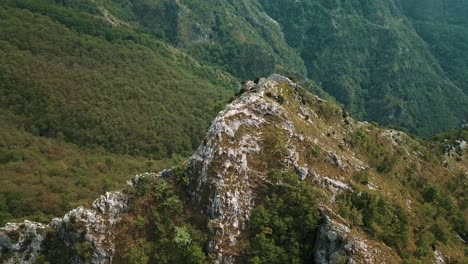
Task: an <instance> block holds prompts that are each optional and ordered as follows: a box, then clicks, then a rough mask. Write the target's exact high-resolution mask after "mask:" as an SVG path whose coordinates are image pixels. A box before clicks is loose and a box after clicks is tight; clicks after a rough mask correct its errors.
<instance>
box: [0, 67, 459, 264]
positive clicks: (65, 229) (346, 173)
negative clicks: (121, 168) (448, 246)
mask: <svg viewBox="0 0 468 264" xmlns="http://www.w3.org/2000/svg"><path fill="white" fill-rule="evenodd" d="M363 135H372V137H375V138H376V140H378V141H379V142H380V144H382V145H383V146H384V147H385V148H386V149H385V151H387V152H389V153H398V155H399V160H398V161H392V162H393V163H395V164H396V165H395V164H393V163H392V164H391V166H392V168H391V169H392V170H396V169H401V170H405V169H409V168H412V167H415V166H416V167H421V171H423V170H424V166H423V165H424V164H425V163H424V162H425V161H424V158H425V157H424V155H423V154H422V153H421V152H420V151H419V150H420V149H421V146H419V143H418V142H417V141H415V140H414V139H412V138H411V137H409V136H408V135H406V134H404V133H402V132H398V131H394V130H381V129H377V128H375V127H374V126H372V125H370V124H368V123H363V122H356V121H354V120H353V119H351V118H350V117H348V115H347V113H346V112H344V111H343V110H342V109H341V108H339V107H337V106H336V105H335V104H333V103H330V102H326V101H324V100H322V99H321V98H319V97H316V96H314V95H311V94H309V93H307V92H306V91H305V90H303V89H302V88H301V87H299V86H297V85H296V84H295V83H293V82H292V81H291V80H289V79H288V78H286V77H283V76H280V75H272V76H270V77H269V78H265V79H259V80H258V81H256V82H252V81H249V82H246V83H245V84H244V86H243V88H242V94H241V95H240V96H239V97H238V98H237V99H235V100H234V101H233V102H232V103H230V104H229V105H228V106H227V107H226V109H225V110H223V111H222V112H220V113H219V114H218V116H217V117H216V119H215V120H214V121H213V123H212V125H211V127H210V129H209V132H208V134H207V137H206V139H205V140H204V141H203V143H202V144H201V146H200V147H199V148H198V150H197V151H196V152H195V153H194V154H193V155H192V156H191V157H190V158H189V159H188V161H187V162H186V165H185V166H186V168H185V172H186V174H187V176H188V178H189V185H188V190H189V194H190V199H191V201H192V206H193V208H195V209H196V210H198V211H200V212H202V213H204V214H206V215H208V217H209V223H208V226H209V230H210V234H209V237H210V243H209V244H208V248H207V251H208V252H209V253H211V254H213V255H214V256H215V262H216V263H234V262H236V259H237V258H238V257H239V256H240V255H241V254H242V246H241V245H242V244H243V243H242V242H243V240H245V239H246V237H245V235H244V234H245V233H246V232H247V231H248V228H249V219H250V217H251V214H252V211H253V210H254V209H255V208H256V206H258V205H259V204H260V203H261V201H262V196H261V195H262V193H265V191H266V190H267V189H268V186H269V185H270V184H271V182H270V180H269V177H268V174H269V173H270V172H271V171H285V172H290V173H295V174H297V177H298V178H300V179H301V180H302V181H303V182H304V184H311V185H313V186H316V188H317V189H319V190H321V192H322V194H323V197H324V199H323V202H322V204H321V206H320V208H321V214H322V222H321V224H320V225H319V227H318V228H317V232H316V243H315V250H314V259H315V262H316V263H334V262H336V261H340V260H344V261H346V263H401V262H402V260H401V258H400V256H399V255H398V254H397V251H396V250H395V249H393V248H390V247H388V246H387V245H385V244H384V243H383V242H382V241H379V240H376V239H375V238H372V237H371V236H369V234H367V233H366V232H364V231H363V230H361V229H360V228H358V227H356V226H353V225H352V224H351V223H350V222H349V221H348V220H346V219H343V218H342V217H341V216H340V215H339V214H338V211H339V210H338V208H337V205H336V199H337V197H338V196H340V194H343V193H352V192H358V193H359V192H360V190H362V188H364V189H367V190H371V191H378V192H381V193H383V194H385V195H386V196H388V197H400V199H403V200H405V201H406V204H407V207H408V210H411V208H410V207H411V204H413V203H414V201H413V200H414V198H413V197H411V196H405V194H402V193H401V191H400V190H399V189H397V188H393V187H391V186H392V185H391V184H394V183H395V179H392V178H391V177H390V178H389V177H386V178H385V177H384V178H383V177H381V176H380V175H381V174H383V173H384V172H386V170H388V169H387V167H385V166H390V165H388V164H387V163H388V160H387V159H390V156H385V155H384V156H385V158H384V159H383V161H382V164H383V165H385V166H383V165H382V164H374V163H373V159H374V157H372V159H367V158H366V155H363V154H362V153H359V152H358V151H357V150H356V144H357V143H355V141H357V140H358V139H359V138H360V137H364V136H363ZM356 138H357V139H356ZM417 150H418V151H417ZM385 153H386V152H385ZM457 157H458V156H457ZM450 158H451V157H450V156H449V155H447V159H450ZM415 164H416V165H415ZM451 164H452V165H451V168H450V169H451V170H463V169H464V170H465V171H467V168H466V167H467V166H466V164H464V163H462V162H457V161H456V160H454V161H452V160H451ZM400 167H401V168H400ZM441 168H442V167H441V166H440V168H439V167H435V168H434V169H433V170H436V169H437V170H439V169H441ZM359 173H365V174H366V175H368V176H366V177H368V178H366V180H365V181H364V180H359V181H360V182H361V183H362V184H363V186H364V187H359V186H358V185H356V182H355V179H354V176H355V175H356V174H359ZM173 174H174V171H173V170H168V171H163V172H161V173H159V174H151V173H148V174H142V175H138V176H137V177H135V178H134V179H133V180H131V181H130V182H129V184H128V188H130V189H131V188H135V187H136V186H138V184H139V180H140V179H141V178H142V177H160V178H165V177H172V175H173ZM359 175H360V174H359ZM132 199H133V198H132V196H131V195H130V194H129V192H125V191H124V192H115V193H106V194H105V195H103V196H101V197H100V198H99V199H97V200H96V201H95V202H94V203H93V206H92V208H91V209H85V208H83V207H80V208H77V209H75V210H72V211H71V212H69V213H68V214H66V215H65V216H64V217H63V218H61V219H59V218H57V219H54V220H53V221H52V222H51V223H50V224H48V225H44V224H39V223H33V222H29V221H25V222H24V223H20V224H13V223H10V224H7V225H6V226H5V227H3V228H1V229H0V249H1V254H2V255H1V256H0V259H2V260H4V262H6V263H34V262H35V261H36V260H37V259H39V258H40V257H41V252H43V251H44V250H46V247H47V239H50V237H51V236H52V237H55V239H56V240H57V241H60V243H63V245H64V247H65V248H77V247H79V248H85V249H88V251H90V252H91V256H92V258H91V262H92V263H111V262H112V261H113V256H114V254H115V239H116V236H115V233H116V232H118V228H119V225H118V224H119V221H120V219H121V218H122V216H123V215H125V214H130V212H129V211H128V208H129V207H130V206H131V204H132ZM444 249H445V248H442V249H440V250H439V249H437V250H436V251H435V252H434V256H435V258H434V261H437V262H438V263H442V262H441V261H444V259H446V258H447V256H445V255H444V254H447V252H448V251H447V250H444ZM78 253H79V252H78ZM78 253H76V252H74V253H73V254H75V255H73V254H72V257H71V261H72V262H73V263H86V261H84V260H83V258H82V257H80V255H79V254H78Z"/></svg>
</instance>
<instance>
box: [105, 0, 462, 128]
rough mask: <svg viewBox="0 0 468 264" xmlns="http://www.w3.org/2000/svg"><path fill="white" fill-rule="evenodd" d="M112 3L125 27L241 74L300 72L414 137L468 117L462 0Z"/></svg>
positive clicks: (365, 114) (369, 116)
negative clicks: (151, 35)
mask: <svg viewBox="0 0 468 264" xmlns="http://www.w3.org/2000/svg"><path fill="white" fill-rule="evenodd" d="M100 2H102V4H101V5H105V4H104V3H105V2H106V1H100ZM119 3H120V5H119V7H120V8H121V10H125V12H124V13H125V14H126V15H125V16H122V18H123V19H126V21H128V22H129V23H133V24H134V25H135V26H136V27H139V28H142V29H143V30H145V32H148V33H150V34H153V35H155V36H158V37H160V38H162V39H164V40H166V41H168V42H170V43H172V44H173V45H175V46H177V47H180V48H181V49H184V50H185V51H187V52H188V53H190V54H192V55H193V56H194V57H196V58H198V59H200V60H202V61H205V62H209V63H211V64H216V65H221V66H223V67H224V68H225V69H226V70H228V71H230V72H231V73H233V74H234V75H235V76H237V77H239V78H241V79H245V78H252V79H253V78H256V77H258V76H264V75H265V74H270V73H272V72H280V73H288V74H292V75H294V74H295V75H298V76H302V77H307V78H309V79H312V80H314V81H316V82H319V83H321V85H322V88H323V89H324V90H325V91H326V92H328V93H330V94H331V95H333V96H334V97H335V98H337V100H338V101H339V102H340V103H342V104H344V105H345V107H346V109H347V111H349V112H350V113H351V114H352V115H353V116H355V117H358V118H360V119H366V120H369V121H377V122H379V123H381V124H384V125H392V126H397V127H400V128H404V129H406V130H408V131H411V132H412V133H416V134H417V135H419V136H429V135H432V134H434V133H437V132H440V131H446V130H450V129H455V128H459V127H460V125H461V124H464V123H466V122H467V116H468V112H467V111H468V110H467V109H468V97H467V96H468V95H467V92H466V83H467V82H466V80H467V78H468V77H467V76H468V74H467V68H466V64H467V59H466V58H467V57H466V52H464V51H465V50H466V45H467V43H468V39H466V36H467V34H466V27H465V24H464V23H465V22H466V19H465V18H464V14H465V13H464V12H463V11H464V10H466V9H467V4H466V2H463V1H442V0H437V1H423V2H422V3H420V1H398V0H379V1H372V2H369V3H367V2H366V3H364V2H363V1H358V0H353V1H332V2H330V1H325V0H304V1H290V0H281V1H267V0H257V1H255V0H252V1H227V0H222V1H205V0H204V1H197V0H190V1H188V0H186V1H171V0H158V1H144V0H128V1H119ZM122 12H123V11H121V13H122ZM116 14H118V13H116Z"/></svg>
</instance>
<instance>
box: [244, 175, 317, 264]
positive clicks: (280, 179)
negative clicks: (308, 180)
mask: <svg viewBox="0 0 468 264" xmlns="http://www.w3.org/2000/svg"><path fill="white" fill-rule="evenodd" d="M270 178H271V180H272V184H271V186H269V189H268V194H266V196H265V199H264V201H262V202H261V205H260V206H259V207H258V208H257V209H255V211H254V212H253V214H252V218H251V221H250V225H251V226H250V229H251V232H252V238H251V240H250V241H251V242H250V244H249V246H248V247H247V249H246V253H245V255H246V257H245V258H246V259H245V260H244V261H245V262H247V263H310V262H312V261H313V247H314V243H315V241H314V239H315V235H314V234H315V232H316V227H317V224H318V221H319V219H320V215H319V211H318V207H317V205H318V201H319V197H320V196H319V195H318V194H317V192H316V191H315V190H313V189H312V188H311V187H310V186H308V185H307V184H305V183H303V182H300V181H299V180H298V178H297V175H295V174H288V173H270Z"/></svg>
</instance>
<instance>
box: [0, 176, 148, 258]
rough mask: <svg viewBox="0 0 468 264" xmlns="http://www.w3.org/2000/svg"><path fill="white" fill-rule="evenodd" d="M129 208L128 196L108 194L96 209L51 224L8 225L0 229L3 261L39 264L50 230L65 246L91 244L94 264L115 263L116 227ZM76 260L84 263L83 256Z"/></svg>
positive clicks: (79, 211)
mask: <svg viewBox="0 0 468 264" xmlns="http://www.w3.org/2000/svg"><path fill="white" fill-rule="evenodd" d="M139 177H141V175H140V176H137V177H136V178H137V179H138V178H139ZM135 181H138V180H135ZM127 206H128V197H127V196H126V195H125V194H123V193H122V192H114V193H106V194H105V195H102V196H101V197H100V198H99V199H97V200H95V201H94V203H93V206H92V207H93V209H85V208H83V207H78V208H76V209H74V210H72V211H70V212H69V213H67V214H66V215H65V216H64V217H63V218H55V219H53V220H52V222H51V223H50V224H47V225H45V224H40V223H34V222H30V221H25V222H23V223H20V224H14V223H8V224H7V225H6V226H5V227H3V228H0V258H2V260H3V261H4V263H24V264H26V263H35V262H36V260H37V258H38V256H40V254H41V253H42V251H43V250H44V248H43V242H44V241H45V240H46V239H47V235H48V232H47V230H53V231H54V232H55V234H56V235H57V237H58V238H59V239H60V240H62V241H63V243H64V246H65V247H69V248H72V247H73V246H74V245H76V244H77V243H79V242H83V243H88V244H90V245H91V246H92V248H93V251H94V252H93V255H92V262H93V263H111V262H112V257H113V254H114V253H115V252H114V242H113V238H114V236H113V227H114V226H115V224H116V223H117V222H118V221H119V220H120V215H121V214H122V213H123V212H125V210H126V209H127ZM73 260H74V261H73V263H84V262H83V260H81V259H80V258H79V257H73Z"/></svg>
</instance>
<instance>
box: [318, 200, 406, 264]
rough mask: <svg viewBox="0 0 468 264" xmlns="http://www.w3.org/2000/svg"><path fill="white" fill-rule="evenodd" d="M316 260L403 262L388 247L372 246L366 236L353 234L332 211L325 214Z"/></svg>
mask: <svg viewBox="0 0 468 264" xmlns="http://www.w3.org/2000/svg"><path fill="white" fill-rule="evenodd" d="M328 210H329V209H328ZM328 210H326V211H328ZM327 214H330V215H327ZM314 260H315V263H317V264H329V263H341V262H338V261H345V263H356V264H357V263H401V262H402V261H401V259H400V257H399V256H398V255H397V254H396V253H395V252H394V251H393V250H391V249H390V248H389V247H387V246H385V245H384V244H382V243H379V242H375V241H372V243H371V242H370V241H369V240H368V239H367V238H366V237H365V236H363V235H362V234H359V233H352V232H351V229H350V228H349V227H348V226H347V225H346V224H345V223H344V222H343V220H342V219H340V218H339V217H337V216H336V215H334V214H333V213H331V212H330V211H328V212H326V213H325V215H324V220H323V223H322V224H321V225H320V226H319V228H318V231H317V238H316V243H315V250H314Z"/></svg>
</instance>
